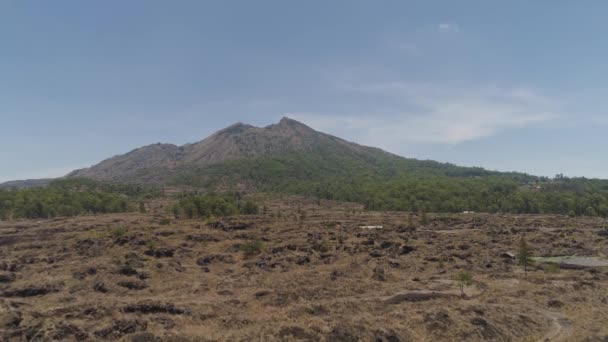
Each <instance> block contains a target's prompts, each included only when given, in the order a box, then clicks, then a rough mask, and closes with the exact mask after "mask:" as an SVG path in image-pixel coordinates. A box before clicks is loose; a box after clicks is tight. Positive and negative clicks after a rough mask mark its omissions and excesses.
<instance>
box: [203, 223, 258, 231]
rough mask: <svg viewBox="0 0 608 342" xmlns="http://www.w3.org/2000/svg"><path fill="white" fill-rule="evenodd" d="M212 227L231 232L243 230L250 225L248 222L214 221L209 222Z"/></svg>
mask: <svg viewBox="0 0 608 342" xmlns="http://www.w3.org/2000/svg"><path fill="white" fill-rule="evenodd" d="M209 225H210V226H211V227H212V228H216V229H221V230H223V231H225V232H233V231H235V230H245V229H248V228H250V227H251V224H250V223H244V222H222V221H216V222H213V223H211V224H209Z"/></svg>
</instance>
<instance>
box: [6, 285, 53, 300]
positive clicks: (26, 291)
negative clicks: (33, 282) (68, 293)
mask: <svg viewBox="0 0 608 342" xmlns="http://www.w3.org/2000/svg"><path fill="white" fill-rule="evenodd" d="M57 291H59V289H58V288H56V287H54V286H42V287H38V286H29V287H24V288H21V289H16V290H9V291H4V292H3V293H1V294H0V297H35V296H44V295H46V294H49V293H51V292H57Z"/></svg>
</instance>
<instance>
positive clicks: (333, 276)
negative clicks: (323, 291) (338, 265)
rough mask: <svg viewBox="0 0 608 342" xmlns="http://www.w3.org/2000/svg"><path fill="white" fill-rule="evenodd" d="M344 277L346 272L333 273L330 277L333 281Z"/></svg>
mask: <svg viewBox="0 0 608 342" xmlns="http://www.w3.org/2000/svg"><path fill="white" fill-rule="evenodd" d="M343 276H344V272H342V271H333V272H331V274H330V275H329V277H330V278H331V280H336V279H338V278H339V277H343Z"/></svg>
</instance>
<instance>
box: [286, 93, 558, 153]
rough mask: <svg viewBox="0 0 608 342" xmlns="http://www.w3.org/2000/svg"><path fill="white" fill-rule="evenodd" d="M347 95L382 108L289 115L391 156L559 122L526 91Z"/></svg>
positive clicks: (544, 102)
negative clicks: (406, 147)
mask: <svg viewBox="0 0 608 342" xmlns="http://www.w3.org/2000/svg"><path fill="white" fill-rule="evenodd" d="M343 89H344V90H345V91H347V92H350V93H352V94H353V95H356V96H358V97H359V98H360V100H361V99H364V100H365V101H367V102H373V101H377V102H378V103H382V107H381V108H379V109H375V110H371V111H369V112H366V113H364V112H360V113H351V114H347V115H340V114H337V115H336V114H331V113H330V114H327V115H324V114H319V113H288V114H287V115H288V116H290V117H293V118H295V119H297V120H301V121H303V122H306V123H308V124H310V125H311V126H312V127H313V128H317V129H320V130H323V131H327V132H331V133H334V134H338V135H344V136H347V137H352V138H353V139H354V140H357V141H359V142H361V143H364V144H370V145H376V146H380V147H384V148H387V149H391V150H398V149H399V146H400V145H403V144H412V143H438V144H458V143H462V142H466V141H472V140H478V139H481V138H485V137H490V136H493V135H495V134H498V133H500V132H502V131H504V130H508V129H515V128H521V127H525V126H529V125H533V124H539V123H542V122H545V121H547V120H550V119H552V118H555V117H557V116H558V114H557V112H558V110H557V106H556V104H555V103H554V101H552V100H550V99H548V98H546V97H544V96H541V95H539V94H538V93H537V92H535V91H533V90H531V89H528V88H501V87H497V86H486V87H455V86H445V85H437V84H418V83H406V82H381V83H366V84H346V85H344V87H343Z"/></svg>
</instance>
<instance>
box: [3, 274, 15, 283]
mask: <svg viewBox="0 0 608 342" xmlns="http://www.w3.org/2000/svg"><path fill="white" fill-rule="evenodd" d="M15 278H16V276H15V274H14V273H8V274H0V284H1V283H11V282H13V281H15Z"/></svg>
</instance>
